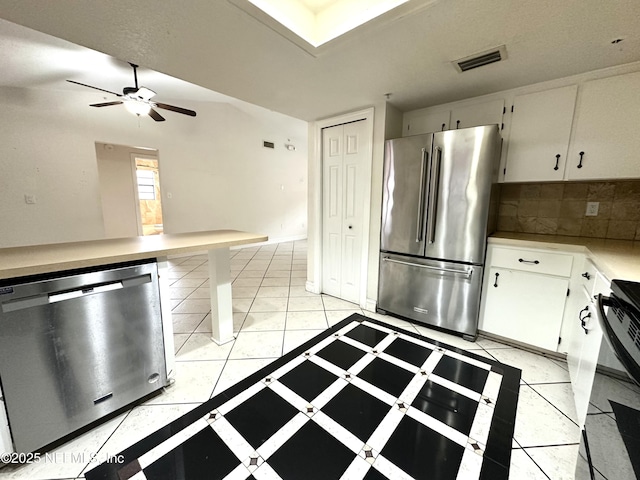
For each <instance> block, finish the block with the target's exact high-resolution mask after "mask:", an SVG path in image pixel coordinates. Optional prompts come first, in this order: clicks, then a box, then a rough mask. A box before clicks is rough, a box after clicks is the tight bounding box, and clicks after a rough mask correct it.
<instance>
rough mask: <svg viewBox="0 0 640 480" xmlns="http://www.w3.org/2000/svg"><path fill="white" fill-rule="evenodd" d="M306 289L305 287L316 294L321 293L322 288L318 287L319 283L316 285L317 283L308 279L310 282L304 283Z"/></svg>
mask: <svg viewBox="0 0 640 480" xmlns="http://www.w3.org/2000/svg"><path fill="white" fill-rule="evenodd" d="M304 289H305V290H306V291H307V292H311V293H315V294H317V295H320V289H319V288H318V287H317V285H316V284H315V283H313V282H309V281H308V282H306V283H305V284H304Z"/></svg>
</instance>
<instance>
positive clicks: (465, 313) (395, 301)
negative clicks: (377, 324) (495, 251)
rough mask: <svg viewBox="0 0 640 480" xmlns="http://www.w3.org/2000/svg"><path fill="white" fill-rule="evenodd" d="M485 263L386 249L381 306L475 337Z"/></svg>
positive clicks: (381, 263) (380, 295) (383, 257)
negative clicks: (460, 261) (431, 258)
mask: <svg viewBox="0 0 640 480" xmlns="http://www.w3.org/2000/svg"><path fill="white" fill-rule="evenodd" d="M482 270H483V269H482V267H481V266H478V265H464V264H459V263H452V262H443V261H438V260H428V259H419V258H412V257H405V256H401V255H393V254H389V253H382V254H381V255H380V279H379V292H378V308H379V309H381V310H384V311H386V312H388V313H393V314H396V315H400V316H402V317H407V318H410V319H412V320H415V321H417V322H421V323H425V324H428V325H433V326H436V327H440V328H444V329H447V330H452V331H455V332H458V333H462V334H464V335H468V336H472V337H475V336H476V335H477V331H478V312H479V309H480V289H481V285H482Z"/></svg>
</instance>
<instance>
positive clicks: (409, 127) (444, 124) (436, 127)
mask: <svg viewBox="0 0 640 480" xmlns="http://www.w3.org/2000/svg"><path fill="white" fill-rule="evenodd" d="M450 115H451V110H448V109H447V110H435V111H434V110H428V109H422V110H416V111H415V112H410V113H409V114H407V115H405V116H404V120H403V122H402V123H403V128H402V136H403V137H407V136H409V135H419V134H421V133H431V132H441V131H442V130H449V117H450Z"/></svg>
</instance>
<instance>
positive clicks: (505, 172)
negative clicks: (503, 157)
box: [502, 167, 507, 175]
mask: <svg viewBox="0 0 640 480" xmlns="http://www.w3.org/2000/svg"><path fill="white" fill-rule="evenodd" d="M502 174H503V175H506V174H507V167H504V168H503V169H502Z"/></svg>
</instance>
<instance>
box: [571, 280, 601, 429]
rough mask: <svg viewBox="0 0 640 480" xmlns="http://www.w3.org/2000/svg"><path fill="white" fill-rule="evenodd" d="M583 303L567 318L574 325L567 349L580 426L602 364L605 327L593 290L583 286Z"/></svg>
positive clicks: (581, 293) (582, 423)
mask: <svg viewBox="0 0 640 480" xmlns="http://www.w3.org/2000/svg"><path fill="white" fill-rule="evenodd" d="M580 297H581V298H580V299H581V300H582V302H581V303H578V307H577V308H576V309H574V310H573V318H571V317H569V318H566V319H565V321H566V322H570V324H571V325H572V326H573V328H572V329H571V338H570V340H569V348H568V350H569V351H568V352H567V363H568V365H569V377H570V378H571V388H572V389H573V398H574V402H575V406H576V414H577V420H578V426H579V427H580V428H582V427H583V426H584V421H585V418H586V415H587V409H588V407H589V398H590V396H591V387H592V386H593V378H594V375H595V372H596V366H597V365H598V356H599V353H600V344H601V342H602V330H601V328H600V324H599V323H598V318H597V314H596V311H595V309H596V308H597V307H596V305H595V304H594V302H593V298H592V296H591V294H590V292H587V290H586V289H584V288H582V289H581V292H580Z"/></svg>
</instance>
